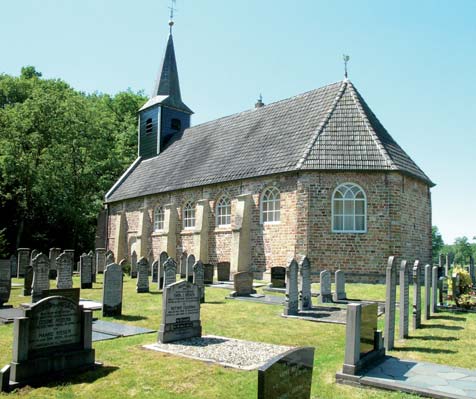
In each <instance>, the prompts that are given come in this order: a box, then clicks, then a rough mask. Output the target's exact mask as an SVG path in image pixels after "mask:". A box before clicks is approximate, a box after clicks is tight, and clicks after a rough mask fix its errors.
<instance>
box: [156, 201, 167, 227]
mask: <svg viewBox="0 0 476 399" xmlns="http://www.w3.org/2000/svg"><path fill="white" fill-rule="evenodd" d="M164 220H165V215H164V208H163V207H161V206H160V205H157V206H156V207H155V209H154V231H159V230H163V229H164Z"/></svg>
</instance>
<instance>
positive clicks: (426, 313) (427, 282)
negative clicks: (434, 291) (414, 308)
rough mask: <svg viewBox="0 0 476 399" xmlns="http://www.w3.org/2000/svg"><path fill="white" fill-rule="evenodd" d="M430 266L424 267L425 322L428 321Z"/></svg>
mask: <svg viewBox="0 0 476 399" xmlns="http://www.w3.org/2000/svg"><path fill="white" fill-rule="evenodd" d="M430 291H431V266H430V265H425V312H424V316H425V320H430V298H431V293H430Z"/></svg>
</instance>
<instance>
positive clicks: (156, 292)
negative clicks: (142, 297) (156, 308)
mask: <svg viewBox="0 0 476 399" xmlns="http://www.w3.org/2000/svg"><path fill="white" fill-rule="evenodd" d="M147 294H150V295H162V292H159V291H149V292H147Z"/></svg>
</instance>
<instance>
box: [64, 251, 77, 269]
mask: <svg viewBox="0 0 476 399" xmlns="http://www.w3.org/2000/svg"><path fill="white" fill-rule="evenodd" d="M63 252H65V253H66V255H68V256H69V257H70V258H71V270H73V268H74V265H75V263H74V249H65V250H64V251H63Z"/></svg>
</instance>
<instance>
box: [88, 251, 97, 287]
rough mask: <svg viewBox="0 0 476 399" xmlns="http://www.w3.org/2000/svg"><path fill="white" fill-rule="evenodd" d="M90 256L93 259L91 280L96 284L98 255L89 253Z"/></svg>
mask: <svg viewBox="0 0 476 399" xmlns="http://www.w3.org/2000/svg"><path fill="white" fill-rule="evenodd" d="M88 255H89V256H90V257H91V262H92V263H91V266H92V272H91V273H92V274H91V279H92V282H93V283H95V282H96V275H97V273H98V271H97V267H96V255H95V253H94V252H93V251H89V252H88Z"/></svg>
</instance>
